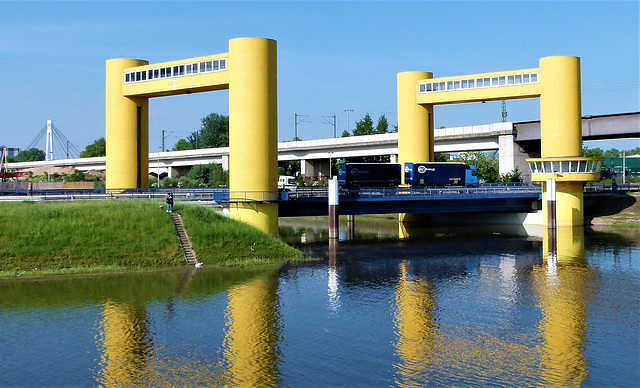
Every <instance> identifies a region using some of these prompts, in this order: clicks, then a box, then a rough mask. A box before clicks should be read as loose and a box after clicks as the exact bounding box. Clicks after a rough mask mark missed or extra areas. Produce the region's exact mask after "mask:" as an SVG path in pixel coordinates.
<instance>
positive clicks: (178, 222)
mask: <svg viewBox="0 0 640 388" xmlns="http://www.w3.org/2000/svg"><path fill="white" fill-rule="evenodd" d="M171 219H172V220H173V226H174V227H175V229H176V234H177V236H178V240H179V241H180V247H181V248H182V251H183V253H184V259H185V261H186V262H187V264H196V263H197V262H198V259H197V257H196V253H195V252H194V251H193V247H192V246H191V240H189V236H188V235H187V231H186V230H185V229H184V224H183V222H182V216H181V215H180V214H179V213H171Z"/></svg>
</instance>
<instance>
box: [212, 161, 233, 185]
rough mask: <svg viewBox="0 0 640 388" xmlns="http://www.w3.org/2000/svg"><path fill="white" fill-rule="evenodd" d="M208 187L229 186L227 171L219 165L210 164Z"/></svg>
mask: <svg viewBox="0 0 640 388" xmlns="http://www.w3.org/2000/svg"><path fill="white" fill-rule="evenodd" d="M210 166H211V171H210V173H209V186H229V171H224V170H223V169H222V166H221V165H219V164H215V163H212V164H210Z"/></svg>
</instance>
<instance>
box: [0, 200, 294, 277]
mask: <svg viewBox="0 0 640 388" xmlns="http://www.w3.org/2000/svg"><path fill="white" fill-rule="evenodd" d="M176 211H178V212H180V213H182V214H183V217H184V223H185V228H186V229H187V233H188V234H189V236H190V237H191V239H192V243H193V247H194V250H195V251H196V254H197V256H198V260H199V261H201V262H203V263H206V264H218V265H242V264H256V263H267V262H283V261H286V260H288V259H291V258H296V257H298V256H299V255H300V252H299V251H297V250H295V249H294V248H291V247H289V246H287V245H286V244H284V243H283V242H282V241H280V240H278V239H274V238H271V237H270V236H267V235H265V234H264V233H261V232H260V231H258V230H256V229H254V228H252V227H250V226H248V225H245V224H242V223H239V222H236V221H233V220H230V219H227V218H225V217H223V216H221V215H219V214H216V213H215V212H214V211H213V210H212V209H208V208H204V207H199V206H195V205H194V206H187V205H182V204H178V205H177V207H176ZM0 222H1V223H2V226H3V227H2V228H1V229H0V276H1V277H13V276H28V275H36V276H37V275H44V274H70V273H92V272H110V271H124V270H132V269H134V270H135V269H143V268H159V267H168V266H179V265H184V264H185V261H184V256H183V253H182V250H181V248H180V245H179V242H178V238H177V236H176V232H175V229H174V227H173V222H172V221H171V217H170V216H169V215H168V214H167V213H166V212H165V211H164V208H163V204H162V203H161V202H157V201H152V200H135V201H131V200H115V201H79V202H63V203H60V202H58V203H54V202H46V203H33V202H19V203H0Z"/></svg>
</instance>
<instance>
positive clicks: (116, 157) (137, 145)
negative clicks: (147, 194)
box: [105, 58, 149, 189]
mask: <svg viewBox="0 0 640 388" xmlns="http://www.w3.org/2000/svg"><path fill="white" fill-rule="evenodd" d="M148 63H149V62H147V61H144V60H140V59H123V58H118V59H109V60H108V61H107V64H106V95H105V130H106V136H105V140H106V146H107V161H106V168H107V176H106V188H107V189H132V188H140V187H148V186H149V99H148V98H144V97H136V98H128V97H124V96H123V95H122V85H123V83H124V80H123V71H122V70H123V69H124V68H127V67H133V66H142V65H147V64H148Z"/></svg>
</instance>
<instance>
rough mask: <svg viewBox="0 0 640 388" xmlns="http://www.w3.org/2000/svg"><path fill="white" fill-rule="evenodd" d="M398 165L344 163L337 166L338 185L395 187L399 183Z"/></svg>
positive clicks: (349, 186)
mask: <svg viewBox="0 0 640 388" xmlns="http://www.w3.org/2000/svg"><path fill="white" fill-rule="evenodd" d="M401 172H402V166H400V164H399V163H345V164H341V165H339V166H338V185H339V186H342V187H344V188H345V189H357V188H359V187H396V186H398V185H399V184H400V183H401V182H400V179H401V175H400V174H401Z"/></svg>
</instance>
